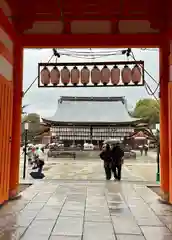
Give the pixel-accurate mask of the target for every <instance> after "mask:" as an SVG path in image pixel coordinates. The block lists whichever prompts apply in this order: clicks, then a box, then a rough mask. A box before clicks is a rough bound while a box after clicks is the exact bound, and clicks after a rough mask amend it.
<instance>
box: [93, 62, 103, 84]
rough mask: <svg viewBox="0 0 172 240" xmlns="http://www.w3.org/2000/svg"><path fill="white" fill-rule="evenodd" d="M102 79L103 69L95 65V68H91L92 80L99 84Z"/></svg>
mask: <svg viewBox="0 0 172 240" xmlns="http://www.w3.org/2000/svg"><path fill="white" fill-rule="evenodd" d="M100 80H101V71H100V69H99V68H98V67H97V66H96V65H95V66H94V67H93V69H92V70H91V82H92V83H93V84H94V85H95V86H97V85H98V84H99V83H100Z"/></svg>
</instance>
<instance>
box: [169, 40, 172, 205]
mask: <svg viewBox="0 0 172 240" xmlns="http://www.w3.org/2000/svg"><path fill="white" fill-rule="evenodd" d="M169 73H170V76H169V83H168V99H169V101H168V109H169V201H170V203H172V41H171V42H170V56H169Z"/></svg>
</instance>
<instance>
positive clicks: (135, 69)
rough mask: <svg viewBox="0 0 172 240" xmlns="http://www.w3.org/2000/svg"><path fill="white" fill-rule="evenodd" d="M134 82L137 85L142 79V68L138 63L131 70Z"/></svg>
mask: <svg viewBox="0 0 172 240" xmlns="http://www.w3.org/2000/svg"><path fill="white" fill-rule="evenodd" d="M131 77H132V82H133V83H134V84H135V85H137V84H138V83H139V82H140V81H141V77H142V75H141V69H140V67H139V66H138V65H135V66H134V67H133V69H132V71H131Z"/></svg>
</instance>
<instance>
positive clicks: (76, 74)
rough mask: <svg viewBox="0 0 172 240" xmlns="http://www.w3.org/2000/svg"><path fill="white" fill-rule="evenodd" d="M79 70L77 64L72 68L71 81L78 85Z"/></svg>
mask: <svg viewBox="0 0 172 240" xmlns="http://www.w3.org/2000/svg"><path fill="white" fill-rule="evenodd" d="M79 75H80V73H79V70H78V68H77V67H76V66H75V67H74V68H73V69H72V70H71V83H72V84H73V85H74V86H76V85H77V84H78V83H79Z"/></svg>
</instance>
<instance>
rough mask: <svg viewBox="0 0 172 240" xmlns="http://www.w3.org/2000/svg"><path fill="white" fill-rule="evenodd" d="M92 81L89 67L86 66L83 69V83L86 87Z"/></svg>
mask: <svg viewBox="0 0 172 240" xmlns="http://www.w3.org/2000/svg"><path fill="white" fill-rule="evenodd" d="M89 80H90V70H89V69H88V68H87V66H84V67H83V68H82V69H81V83H82V84H83V85H84V86H86V85H87V84H88V83H89Z"/></svg>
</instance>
